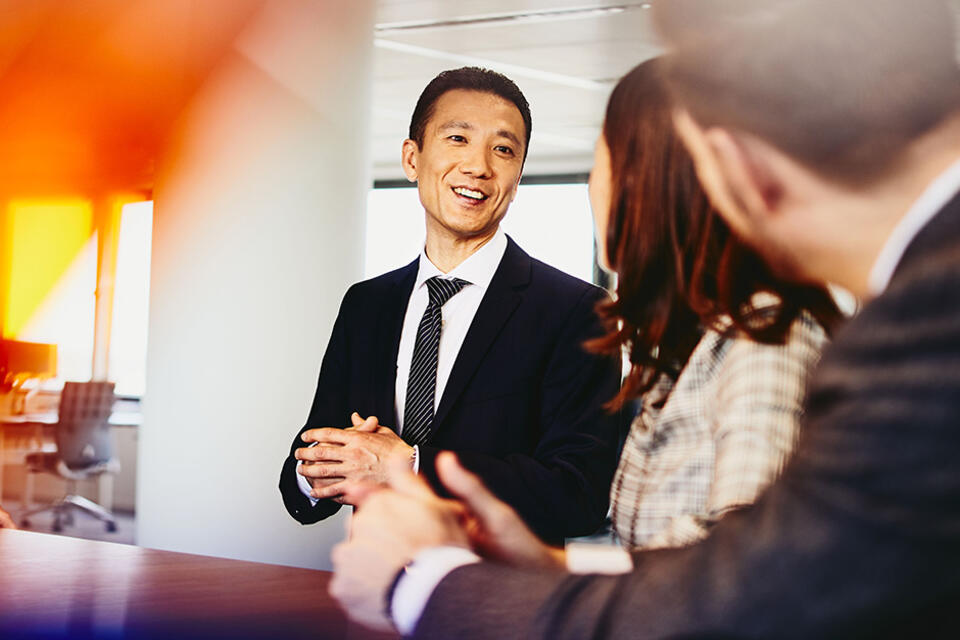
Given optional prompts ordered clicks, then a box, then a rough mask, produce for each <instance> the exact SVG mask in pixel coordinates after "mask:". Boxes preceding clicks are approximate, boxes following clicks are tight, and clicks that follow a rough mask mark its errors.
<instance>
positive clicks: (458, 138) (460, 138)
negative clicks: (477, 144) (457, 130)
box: [447, 134, 467, 142]
mask: <svg viewBox="0 0 960 640" xmlns="http://www.w3.org/2000/svg"><path fill="white" fill-rule="evenodd" d="M447 140H451V141H453V142H466V141H467V139H466V138H464V137H463V136H459V135H457V134H454V135H452V136H448V137H447Z"/></svg>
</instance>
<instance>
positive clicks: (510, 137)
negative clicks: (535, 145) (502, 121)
mask: <svg viewBox="0 0 960 640" xmlns="http://www.w3.org/2000/svg"><path fill="white" fill-rule="evenodd" d="M497 135H498V136H500V137H502V138H506V139H507V140H509V141H511V142H512V143H513V144H515V145H517V146H518V147H519V146H522V145H521V144H520V138H518V137H517V136H516V135H514V133H513V132H512V131H507V130H506V129H500V130H499V131H497Z"/></svg>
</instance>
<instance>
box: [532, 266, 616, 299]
mask: <svg viewBox="0 0 960 640" xmlns="http://www.w3.org/2000/svg"><path fill="white" fill-rule="evenodd" d="M530 272H531V273H530V277H531V280H530V286H531V287H536V288H537V290H538V293H542V294H546V295H549V296H551V297H552V298H553V299H554V301H555V303H557V304H564V303H566V304H576V303H578V302H579V301H580V300H582V299H584V298H589V299H591V300H599V299H601V298H604V297H607V296H608V295H609V294H608V293H607V291H606V290H605V289H603V288H602V287H598V286H597V285H595V284H592V283H590V282H587V281H585V280H581V279H580V278H577V277H575V276H572V275H570V274H569V273H566V272H564V271H561V270H560V269H557V268H556V267H552V266H550V265H548V264H547V263H545V262H541V261H540V260H537V259H536V258H530Z"/></svg>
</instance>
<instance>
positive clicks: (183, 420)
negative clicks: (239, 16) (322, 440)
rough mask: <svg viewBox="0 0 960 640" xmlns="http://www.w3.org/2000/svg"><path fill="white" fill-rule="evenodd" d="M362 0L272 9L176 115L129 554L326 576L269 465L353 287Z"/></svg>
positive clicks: (337, 530) (364, 51)
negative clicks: (153, 551) (134, 545)
mask: <svg viewBox="0 0 960 640" xmlns="http://www.w3.org/2000/svg"><path fill="white" fill-rule="evenodd" d="M372 4H373V3H372V1H371V0H363V1H356V0H354V1H351V2H342V1H340V0H272V1H271V2H269V3H266V7H265V10H264V12H263V13H262V14H260V15H259V16H258V17H257V18H256V21H255V24H253V25H252V26H251V28H249V29H247V30H246V31H245V33H244V34H243V35H242V36H241V38H240V39H239V40H238V42H237V44H236V46H235V47H234V50H233V51H231V53H230V55H228V56H227V57H226V59H224V60H223V61H222V62H221V64H220V65H219V67H218V68H217V69H216V70H215V71H214V73H213V74H212V76H211V77H210V79H209V81H208V82H207V83H206V84H205V85H204V87H203V89H202V90H201V91H200V92H199V94H198V96H197V97H196V99H195V101H194V103H193V104H192V105H191V106H190V107H189V109H188V110H187V112H186V113H185V114H184V118H183V121H182V123H181V127H180V130H179V134H178V137H177V138H176V139H175V141H174V142H173V143H172V145H171V148H170V153H169V154H168V157H167V160H166V161H165V164H164V166H163V168H162V171H161V177H160V179H159V180H158V184H157V187H156V190H155V192H154V197H155V222H154V236H153V238H154V239H153V262H152V267H151V269H152V279H151V289H150V290H151V295H150V326H149V336H150V338H149V347H148V358H147V392H146V397H145V401H144V425H143V427H142V428H141V431H140V439H139V473H138V480H137V483H138V484H137V515H138V543H139V544H141V545H143V546H147V547H154V548H161V549H171V550H177V551H186V552H191V553H200V554H207V555H215V556H223V557H233V558H243V559H248V560H257V561H264V562H272V563H279V564H291V565H299V566H306V567H317V568H329V566H330V564H329V550H330V547H331V546H332V545H333V544H334V543H335V542H337V541H338V540H339V539H341V538H342V536H343V522H342V516H341V517H340V518H332V519H330V520H328V521H327V522H324V523H320V524H317V525H314V526H311V527H303V526H301V525H300V524H298V523H296V522H295V521H294V520H293V519H292V518H290V517H289V516H288V515H287V513H286V511H285V510H284V508H283V505H282V503H281V499H280V494H279V492H278V490H277V480H278V477H279V472H280V466H281V463H282V461H283V459H284V457H285V456H286V454H287V451H288V448H289V446H290V441H291V440H292V438H293V436H294V435H295V433H296V431H297V430H298V429H299V428H300V427H301V426H302V424H303V422H304V420H305V418H306V415H307V412H308V409H309V406H310V401H311V399H312V397H313V391H314V386H315V383H316V376H317V372H318V370H319V362H320V358H321V356H322V354H323V351H324V348H325V346H326V342H327V339H328V338H329V335H330V330H331V327H332V325H333V320H334V317H335V315H336V311H337V308H338V305H339V301H340V298H341V296H342V295H343V293H344V291H345V290H346V288H347V287H348V286H349V284H350V283H352V282H355V281H357V280H359V279H360V277H361V275H362V266H363V230H364V208H365V203H366V195H367V190H368V188H369V180H368V176H367V171H368V169H367V167H368V164H369V163H368V131H369V113H368V111H369V107H368V105H369V102H370V101H369V93H370V83H371V70H370V65H371V51H372V32H373V6H372Z"/></svg>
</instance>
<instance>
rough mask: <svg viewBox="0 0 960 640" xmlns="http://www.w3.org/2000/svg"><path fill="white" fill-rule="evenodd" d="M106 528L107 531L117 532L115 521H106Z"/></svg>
mask: <svg viewBox="0 0 960 640" xmlns="http://www.w3.org/2000/svg"><path fill="white" fill-rule="evenodd" d="M106 529H107V532H108V533H116V532H117V523H116V522H108V523H107V526H106Z"/></svg>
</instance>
